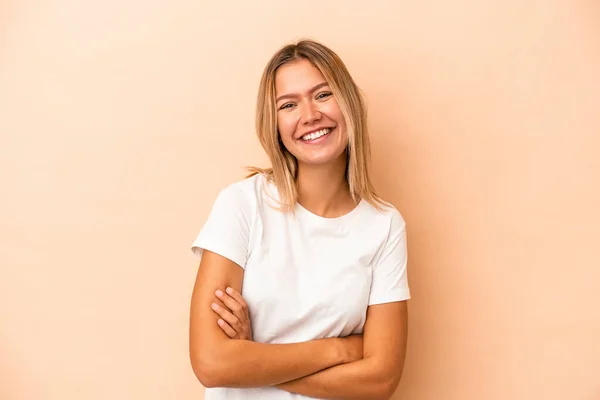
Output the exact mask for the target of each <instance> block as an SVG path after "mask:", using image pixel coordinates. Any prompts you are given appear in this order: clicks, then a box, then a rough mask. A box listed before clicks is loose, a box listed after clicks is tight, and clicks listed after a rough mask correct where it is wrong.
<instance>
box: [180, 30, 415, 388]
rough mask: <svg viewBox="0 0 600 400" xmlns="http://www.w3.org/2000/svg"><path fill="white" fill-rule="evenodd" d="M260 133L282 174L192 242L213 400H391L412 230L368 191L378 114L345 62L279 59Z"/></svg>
mask: <svg viewBox="0 0 600 400" xmlns="http://www.w3.org/2000/svg"><path fill="white" fill-rule="evenodd" d="M257 131H258V137H259V139H260V142H261V144H262V146H263V148H264V149H265V151H266V152H267V154H268V156H269V158H270V160H271V163H272V168H271V169H267V170H261V169H257V168H255V169H253V174H252V175H250V176H249V177H247V178H245V179H243V180H241V181H238V182H235V183H232V184H230V185H228V186H227V187H226V188H225V189H223V190H222V191H221V192H220V193H219V195H218V196H217V199H216V201H215V203H214V205H213V208H212V210H211V212H210V215H209V217H208V219H207V221H206V223H205V225H204V226H203V228H202V230H201V231H200V233H199V235H198V237H197V238H196V240H195V241H194V243H193V245H192V249H193V251H194V252H195V253H196V254H197V255H198V256H201V261H200V266H199V269H198V275H197V278H196V284H195V287H194V291H193V294H192V302H191V320H190V357H191V363H192V367H193V370H194V373H195V374H196V376H197V377H198V379H199V380H200V382H201V383H202V384H203V385H204V386H205V387H207V389H206V392H205V399H207V400H215V399H219V400H220V399H227V400H234V399H245V400H246V399H260V400H284V399H303V398H321V399H340V398H343V399H387V398H389V397H390V396H391V395H392V394H393V392H394V390H395V389H396V387H397V385H398V382H399V380H400V376H401V374H402V367H403V363H404V355H405V349H406V336H407V306H406V301H407V300H408V299H409V298H410V293H409V288H408V282H407V272H406V257H407V256H406V230H405V223H404V220H403V218H402V216H401V215H400V213H399V212H398V211H397V210H396V209H395V208H394V207H393V206H391V205H390V204H387V203H385V202H384V201H383V200H382V199H380V198H379V197H378V196H377V195H376V194H375V192H374V190H373V187H372V185H371V182H370V180H369V175H368V171H367V167H368V155H369V139H368V135H367V121H366V112H365V108H364V104H363V100H362V98H361V95H360V92H359V89H358V88H357V86H356V84H355V83H354V81H353V79H352V78H351V76H350V74H349V73H348V71H347V69H346V67H345V66H344V64H343V63H342V61H341V60H340V59H339V57H338V56H337V55H336V54H335V53H334V52H333V51H331V50H330V49H328V48H327V47H325V46H323V45H322V44H319V43H317V42H314V41H308V40H305V41H301V42H299V43H297V44H292V45H288V46H285V47H283V48H282V49H280V50H279V51H278V52H277V53H276V54H275V55H274V56H273V57H272V59H271V60H270V62H269V63H268V65H267V67H266V68H265V70H264V73H263V76H262V80H261V83H260V89H259V95H258V105H257ZM242 282H243V285H242Z"/></svg>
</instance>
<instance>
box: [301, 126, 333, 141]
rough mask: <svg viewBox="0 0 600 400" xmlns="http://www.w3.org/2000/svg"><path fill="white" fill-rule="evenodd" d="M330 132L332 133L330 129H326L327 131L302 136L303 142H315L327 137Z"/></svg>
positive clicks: (322, 130)
mask: <svg viewBox="0 0 600 400" xmlns="http://www.w3.org/2000/svg"><path fill="white" fill-rule="evenodd" d="M329 132H331V129H329V128H325V129H321V130H320V131H316V132H313V133H309V134H308V135H304V136H302V138H301V139H302V140H315V139H318V138H320V137H321V136H323V135H327V134H328V133H329Z"/></svg>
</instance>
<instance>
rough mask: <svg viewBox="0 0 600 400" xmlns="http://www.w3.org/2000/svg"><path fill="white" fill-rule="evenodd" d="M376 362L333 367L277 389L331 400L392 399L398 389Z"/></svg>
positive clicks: (368, 360)
mask: <svg viewBox="0 0 600 400" xmlns="http://www.w3.org/2000/svg"><path fill="white" fill-rule="evenodd" d="M398 380H399V379H397V378H396V377H394V376H393V374H390V373H386V371H384V370H383V369H382V368H381V366H380V364H379V363H378V362H377V360H376V359H373V358H365V359H362V360H359V361H355V362H351V363H347V364H343V365H338V366H334V367H331V368H328V369H325V370H322V371H320V372H317V373H315V374H312V375H309V376H306V377H303V378H300V379H296V380H293V381H290V382H285V383H282V384H280V385H277V387H278V388H280V389H283V390H285V391H287V392H291V393H297V394H301V395H304V396H308V397H315V398H319V399H331V400H341V399H343V400H352V399H361V400H365V399H389V397H391V396H392V394H393V392H394V391H395V389H396V386H397V385H398Z"/></svg>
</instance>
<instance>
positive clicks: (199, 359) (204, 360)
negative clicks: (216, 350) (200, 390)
mask: <svg viewBox="0 0 600 400" xmlns="http://www.w3.org/2000/svg"><path fill="white" fill-rule="evenodd" d="M210 353H211V352H202V354H191V356H190V361H191V364H192V370H193V371H194V375H196V378H197V379H198V380H199V381H200V383H201V384H202V386H204V387H205V388H214V387H224V386H226V383H225V379H224V378H225V377H224V374H222V373H221V371H223V367H222V366H221V365H220V363H219V362H218V361H217V360H218V357H215V356H214V355H212V354H210Z"/></svg>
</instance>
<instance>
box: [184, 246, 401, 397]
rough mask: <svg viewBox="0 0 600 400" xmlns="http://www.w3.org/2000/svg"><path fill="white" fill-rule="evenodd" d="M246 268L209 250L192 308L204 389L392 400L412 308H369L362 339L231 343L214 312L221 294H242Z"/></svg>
mask: <svg viewBox="0 0 600 400" xmlns="http://www.w3.org/2000/svg"><path fill="white" fill-rule="evenodd" d="M243 273H244V271H243V269H242V268H240V267H239V266H238V265H237V264H235V263H234V262H232V261H230V260H228V259H227V258H224V257H222V256H220V255H218V254H215V253H212V252H210V251H207V250H205V251H204V255H203V257H202V260H201V262H200V268H199V269H198V275H197V277H196V283H195V286H194V290H193V292H192V301H191V307H190V337H189V339H190V343H189V345H190V360H191V364H192V368H193V370H194V373H195V375H196V377H197V378H198V379H199V380H200V382H201V383H202V384H203V385H204V386H205V387H237V388H249V387H264V386H277V387H278V388H280V389H283V390H286V391H288V392H292V393H298V394H302V395H305V396H309V397H316V398H322V399H389V398H390V397H391V396H392V394H393V393H394V391H395V389H396V387H397V386H398V383H399V381H400V377H401V375H402V369H403V364H404V357H405V351H406V339H407V307H406V302H405V301H402V302H393V303H386V304H379V305H373V306H370V307H369V308H368V310H367V319H366V323H365V326H364V331H363V335H362V337H361V336H349V337H347V338H328V339H318V340H312V341H307V342H302V343H292V344H264V343H257V342H253V341H251V340H240V339H230V338H229V337H228V336H227V335H226V334H225V333H224V331H223V329H222V328H221V327H220V326H219V325H218V324H217V321H218V320H219V316H218V315H217V314H216V313H215V312H213V310H212V309H211V303H213V302H214V299H215V291H216V290H217V289H221V290H224V289H225V288H226V287H231V288H233V289H234V290H236V291H238V292H241V287H242V280H243Z"/></svg>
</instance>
